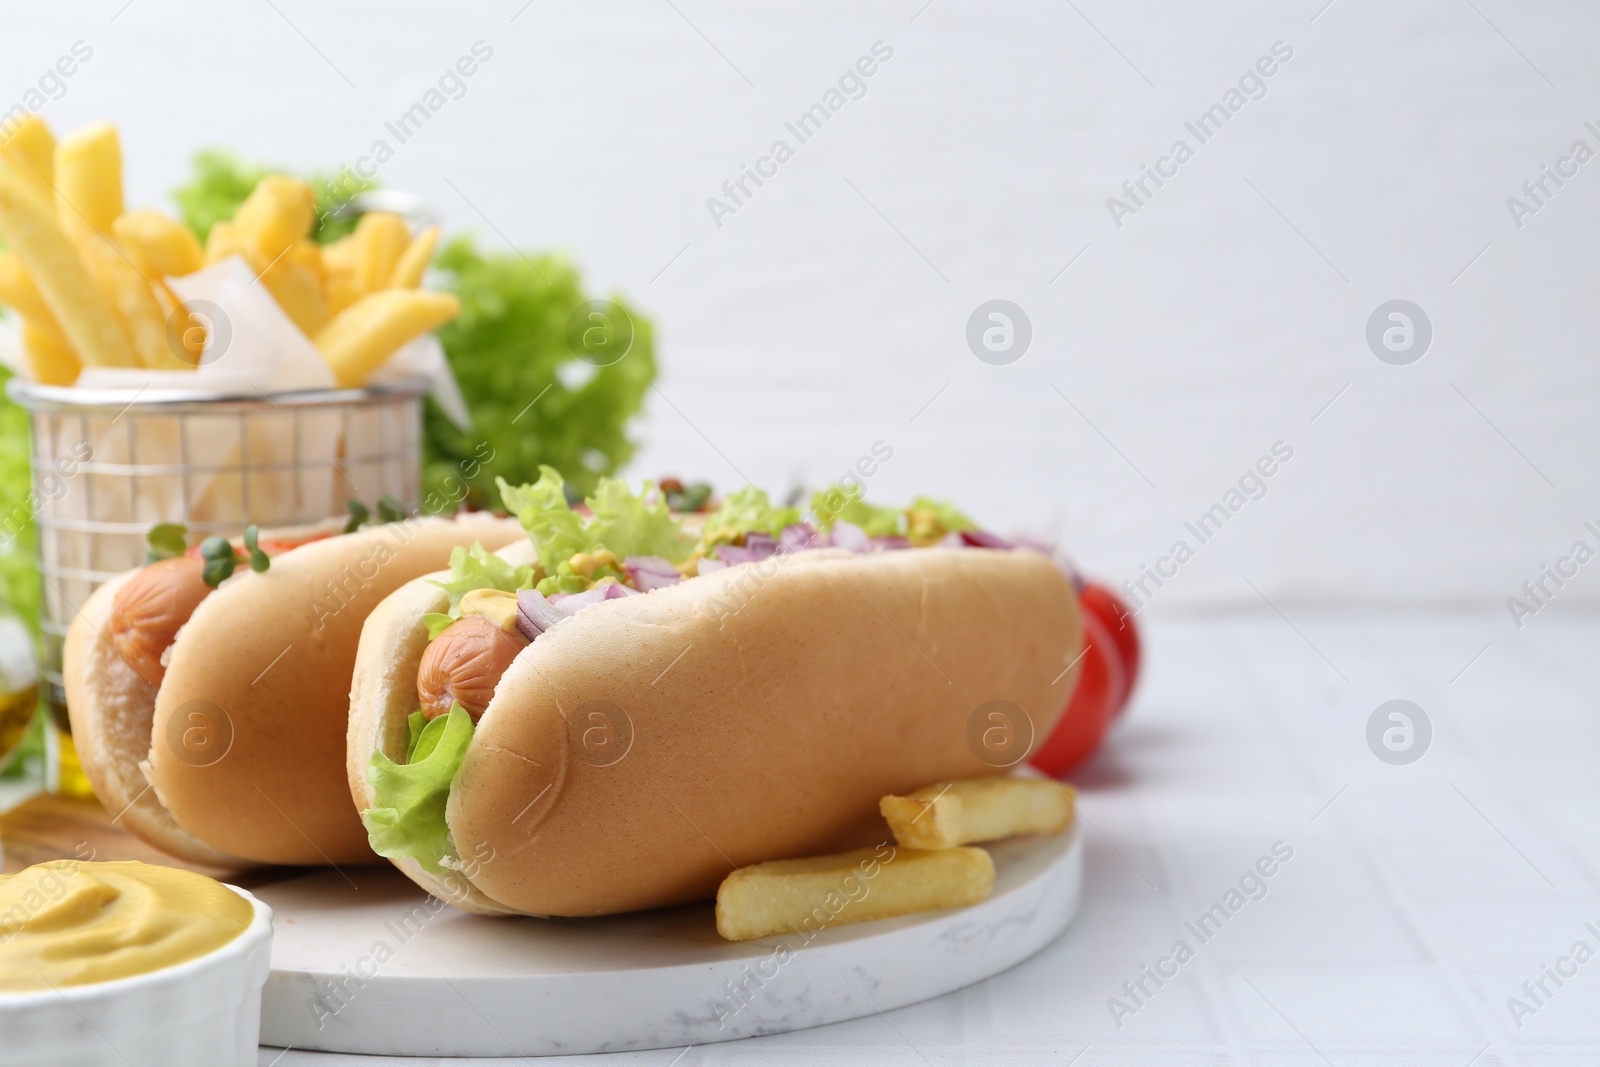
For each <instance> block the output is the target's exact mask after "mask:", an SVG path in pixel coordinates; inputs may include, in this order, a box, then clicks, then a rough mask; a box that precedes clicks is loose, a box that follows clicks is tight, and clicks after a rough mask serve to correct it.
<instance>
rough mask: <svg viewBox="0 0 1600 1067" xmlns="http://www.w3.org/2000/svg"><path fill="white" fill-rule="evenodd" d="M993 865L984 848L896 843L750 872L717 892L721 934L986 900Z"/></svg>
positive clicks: (816, 925)
mask: <svg viewBox="0 0 1600 1067" xmlns="http://www.w3.org/2000/svg"><path fill="white" fill-rule="evenodd" d="M993 889H994V861H993V860H992V859H990V858H989V854H988V853H987V852H985V851H984V850H983V849H981V848H949V849H941V850H939V851H936V852H921V851H917V850H915V849H906V848H901V849H896V848H893V847H891V846H889V845H879V846H878V847H877V848H864V849H859V850H857V851H855V852H844V853H840V854H839V855H836V856H815V857H812V858H810V859H798V860H774V861H773V862H770V863H758V864H756V865H755V866H753V867H743V868H740V869H739V870H737V871H734V872H733V873H732V874H730V875H728V877H727V878H724V879H723V881H722V885H721V886H720V887H719V888H718V889H717V933H719V934H721V935H722V936H723V937H725V938H727V939H728V940H729V941H748V940H750V939H751V938H755V937H767V936H769V935H772V934H787V933H791V932H810V933H815V932H817V931H818V930H821V929H823V928H825V927H829V926H837V925H842V924H844V923H857V922H865V921H867V920H869V919H887V918H891V917H893V916H896V915H911V914H913V913H915V912H921V911H938V910H940V909H941V908H959V907H965V906H966V905H969V904H978V903H981V902H982V901H984V900H987V899H988V897H989V894H990V892H992V891H993Z"/></svg>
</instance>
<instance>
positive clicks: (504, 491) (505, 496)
mask: <svg viewBox="0 0 1600 1067" xmlns="http://www.w3.org/2000/svg"><path fill="white" fill-rule="evenodd" d="M496 484H497V485H499V487H500V499H501V500H502V501H504V502H505V505H506V510H507V511H509V512H511V513H512V514H513V515H515V516H516V517H517V521H519V522H521V523H522V528H523V529H524V530H527V531H528V538H529V540H531V541H532V542H533V547H534V548H536V549H538V551H539V566H540V567H541V568H543V570H544V572H545V574H547V575H554V574H555V573H556V568H557V567H559V566H560V565H561V564H563V563H565V562H566V561H567V560H569V559H571V558H572V557H573V556H575V555H577V554H578V553H579V552H587V551H588V550H589V548H590V546H591V545H592V544H593V541H592V540H591V539H590V537H589V535H588V534H587V533H586V532H585V531H584V528H583V525H584V524H583V516H582V515H579V514H578V513H577V512H575V511H573V510H572V508H571V506H570V505H568V504H567V494H566V485H565V481H564V480H563V479H562V477H561V474H560V472H559V471H557V470H556V469H555V468H554V467H546V466H541V467H540V468H539V480H538V481H537V482H534V483H533V484H532V485H523V486H513V485H510V484H508V483H507V482H506V480H505V479H504V478H501V479H499V480H498V481H497V482H496Z"/></svg>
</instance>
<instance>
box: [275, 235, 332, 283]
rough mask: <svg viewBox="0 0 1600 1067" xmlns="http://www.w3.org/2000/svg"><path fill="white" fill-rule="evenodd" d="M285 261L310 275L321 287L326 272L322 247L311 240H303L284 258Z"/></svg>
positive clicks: (296, 243)
mask: <svg viewBox="0 0 1600 1067" xmlns="http://www.w3.org/2000/svg"><path fill="white" fill-rule="evenodd" d="M284 258H285V259H287V260H289V262H291V263H293V264H294V265H295V266H297V267H299V268H300V269H301V270H303V271H305V272H306V273H307V274H310V275H311V276H312V277H313V278H315V279H316V280H317V284H318V285H319V286H320V285H321V284H322V283H323V281H324V276H325V274H326V271H325V270H324V269H323V266H322V246H321V245H319V244H317V242H315V241H313V240H312V239H311V238H309V237H306V238H302V239H301V240H299V241H296V242H295V243H294V245H293V246H292V247H291V248H290V249H289V251H288V252H287V253H286V254H285V256H284Z"/></svg>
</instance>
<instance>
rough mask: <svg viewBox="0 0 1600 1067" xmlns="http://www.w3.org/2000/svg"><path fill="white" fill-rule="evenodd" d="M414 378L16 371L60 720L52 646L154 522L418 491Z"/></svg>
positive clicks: (225, 521) (206, 528)
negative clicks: (38, 380) (267, 379)
mask: <svg viewBox="0 0 1600 1067" xmlns="http://www.w3.org/2000/svg"><path fill="white" fill-rule="evenodd" d="M427 388H428V383H427V381H426V380H423V379H414V380H408V381H404V382H397V383H393V384H388V385H382V386H369V387H367V388H364V389H339V390H323V391H314V392H299V393H276V394H263V393H259V392H257V393H254V394H248V395H238V394H232V393H205V392H191V391H187V390H181V391H180V390H156V389H141V390H132V389H126V390H123V389H77V388H63V387H52V386H41V385H34V384H30V383H27V382H23V381H21V380H19V379H13V380H12V381H11V383H10V384H9V385H8V387H7V391H8V393H9V394H10V396H11V398H12V399H13V400H15V401H16V402H17V403H18V404H20V405H21V406H22V407H24V408H26V409H27V410H28V413H29V419H30V422H31V424H32V430H33V443H32V463H33V483H34V493H35V496H36V506H35V522H36V524H37V526H38V532H39V570H40V575H41V577H42V579H43V586H44V588H43V599H42V610H41V612H40V628H41V630H42V633H43V637H44V641H43V645H44V654H43V662H42V663H41V664H40V668H41V670H40V674H41V677H42V678H43V680H44V681H45V682H46V683H47V685H48V687H49V691H50V692H49V696H50V701H51V704H52V705H53V706H54V707H55V708H56V709H57V712H58V714H57V719H58V720H62V725H63V726H65V721H64V719H65V716H64V715H61V714H60V711H61V710H62V709H64V708H65V706H66V700H65V695H64V693H63V691H62V685H61V645H62V639H63V638H64V637H65V635H66V631H67V627H68V626H70V625H71V623H72V619H73V617H74V615H76V613H77V611H78V609H79V608H80V607H81V606H82V605H83V603H84V601H86V600H87V599H88V598H89V594H90V593H92V592H93V591H94V589H95V587H96V586H98V585H100V583H102V582H104V581H106V580H107V579H108V578H112V577H115V576H116V575H118V574H120V573H122V572H123V571H125V570H128V569H130V568H132V567H136V566H139V565H140V564H142V563H143V562H144V560H145V553H146V549H147V545H146V543H145V535H146V534H147V533H148V532H149V529H150V527H151V526H153V525H155V524H156V523H160V522H181V523H184V524H186V525H187V526H188V528H189V533H190V538H191V541H193V540H195V539H197V538H198V537H203V536H207V535H210V534H220V535H222V536H225V537H234V536H237V535H238V534H240V533H241V532H242V531H243V529H244V527H245V526H247V525H249V524H251V523H255V524H256V525H258V526H260V527H261V528H262V529H263V530H267V529H270V528H274V527H285V526H298V525H302V524H306V523H315V522H319V521H322V520H325V519H328V518H330V517H333V516H342V515H344V514H345V510H346V509H345V505H346V502H347V501H350V500H359V501H362V502H363V503H365V504H366V505H368V506H369V507H370V506H372V505H373V504H374V503H375V502H376V501H377V499H378V498H379V497H381V496H385V495H387V496H389V497H392V498H393V499H394V500H395V501H396V502H397V503H398V504H399V505H400V506H401V508H402V509H403V510H405V511H413V510H415V509H416V508H417V507H418V504H419V499H420V496H421V467H422V395H423V393H425V392H426V391H427Z"/></svg>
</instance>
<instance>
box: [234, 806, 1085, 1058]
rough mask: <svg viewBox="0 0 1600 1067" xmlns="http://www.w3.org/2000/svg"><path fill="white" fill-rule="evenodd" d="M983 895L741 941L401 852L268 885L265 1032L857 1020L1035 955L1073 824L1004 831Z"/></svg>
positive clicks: (596, 1042)
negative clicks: (487, 892)
mask: <svg viewBox="0 0 1600 1067" xmlns="http://www.w3.org/2000/svg"><path fill="white" fill-rule="evenodd" d="M990 851H991V853H992V854H993V856H994V860H995V866H996V869H997V878H996V882H995V889H994V894H993V895H992V896H991V897H990V898H989V899H988V900H987V901H985V902H984V903H982V904H979V905H976V906H974V907H970V908H960V909H954V910H950V911H941V912H931V913H928V914H924V915H913V916H906V917H904V918H900V919H885V920H881V921H878V922H869V923H858V924H854V925H850V926H838V927H832V928H828V929H824V930H822V931H821V932H820V933H818V934H816V935H815V936H814V937H813V938H812V939H811V940H810V942H809V943H805V942H804V941H803V939H802V938H801V936H799V935H788V936H784V937H771V938H762V939H760V940H756V941H747V942H743V943H738V944H734V943H730V942H727V941H724V940H723V939H722V938H720V937H718V936H717V932H716V929H715V925H714V922H713V918H712V909H711V906H710V905H709V904H697V905H691V906H686V907H680V908H668V909H662V910H659V911H652V912H638V913H634V914H631V915H618V916H611V917H607V918H603V919H489V918H483V917H481V916H476V915H469V914H466V913H465V912H460V911H456V910H455V909H453V908H449V907H440V906H438V903H437V902H436V901H432V900H431V898H429V897H428V896H426V895H425V894H424V893H422V891H421V890H419V889H417V888H416V887H415V886H414V885H412V883H411V882H409V881H407V880H406V879H405V878H404V877H403V876H401V875H400V874H399V873H398V872H396V871H394V870H392V869H389V868H365V869H356V870H349V871H346V872H344V873H343V874H341V873H339V872H337V871H323V872H319V873H317V874H311V875H307V876H306V877H303V878H297V879H293V880H291V881H287V882H280V883H277V884H275V885H270V886H265V887H262V888H260V889H257V890H255V894H256V895H257V896H258V897H260V898H261V899H262V900H264V901H265V902H266V903H268V904H270V905H271V906H272V909H273V911H274V913H275V918H274V922H273V926H274V938H273V947H272V974H271V977H270V978H269V979H268V981H267V986H266V990H265V992H264V993H263V997H262V1013H261V1042H262V1044H264V1045H276V1046H292V1047H294V1048H299V1049H320V1050H325V1051H330V1052H358V1053H370V1054H387V1055H397V1056H403V1055H411V1056H540V1055H555V1054H574V1053H592V1052H617V1051H628V1050H637V1049H651V1048H669V1047H674V1046H681V1045H689V1044H705V1043H708V1042H713V1041H726V1040H730V1039H732V1038H738V1037H750V1036H752V1035H756V1034H773V1033H782V1032H785V1031H790V1030H800V1029H804V1028H805V1027H809V1026H820V1025H822V1024H824V1023H831V1022H838V1021H840V1020H843V1019H853V1018H856V1017H858V1016H862V1015H870V1014H873V1013H875V1012H879V1011H887V1010H889V1009H891V1008H898V1007H902V1006H904V1005H906V1004H911V1003H914V1002H916V1001H919V1000H925V999H927V998H929V997H935V996H938V995H940V994H942V993H948V992H950V991H951V990H954V989H959V988H961V987H963V986H967V985H971V984H972V983H974V982H978V981H981V980H983V979H985V978H988V977H989V976H991V975H994V974H998V973H999V972H1000V971H1003V970H1005V969H1006V968H1008V967H1011V966H1013V965H1014V964H1016V963H1018V962H1020V961H1022V960H1024V959H1026V958H1027V957H1029V956H1031V955H1033V954H1034V953H1035V952H1038V951H1039V950H1040V949H1042V948H1044V947H1045V946H1046V945H1047V944H1049V943H1050V942H1051V941H1052V940H1054V939H1055V938H1056V936H1057V935H1059V934H1060V933H1061V932H1062V930H1064V929H1065V928H1066V926H1067V924H1068V923H1069V922H1071V920H1072V917H1073V915H1074V914H1075V913H1076V912H1077V910H1078V901H1079V897H1080V894H1081V891H1082V885H1083V842H1082V836H1081V833H1080V830H1079V827H1078V824H1076V823H1075V824H1074V825H1073V827H1072V828H1071V829H1070V830H1069V831H1068V832H1067V833H1065V834H1062V835H1060V836H1058V837H1050V838H1025V839H1018V840H1013V841H1003V842H998V843H996V844H995V845H993V846H991V847H990Z"/></svg>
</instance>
